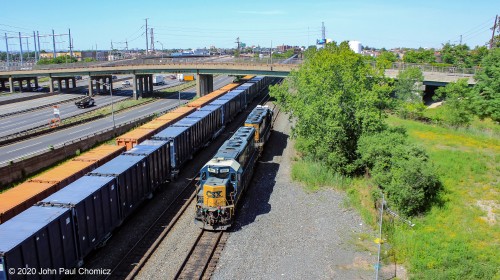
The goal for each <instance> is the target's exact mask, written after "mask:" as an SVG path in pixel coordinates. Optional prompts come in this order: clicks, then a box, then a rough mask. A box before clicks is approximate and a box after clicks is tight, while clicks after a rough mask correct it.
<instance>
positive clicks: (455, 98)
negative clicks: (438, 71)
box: [435, 79, 474, 127]
mask: <svg viewBox="0 0 500 280" xmlns="http://www.w3.org/2000/svg"><path fill="white" fill-rule="evenodd" d="M467 80H468V79H460V80H458V81H457V82H451V83H449V84H447V85H446V86H445V87H441V88H439V89H438V90H436V95H435V98H441V99H444V105H443V109H444V112H443V120H444V122H445V123H447V124H449V125H451V126H453V127H459V126H468V125H469V124H470V122H471V121H472V119H473V117H474V115H473V111H472V106H471V101H472V95H471V88H470V87H469V84H468V81H467Z"/></svg>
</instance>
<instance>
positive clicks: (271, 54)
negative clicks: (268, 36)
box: [269, 40, 273, 65]
mask: <svg viewBox="0 0 500 280" xmlns="http://www.w3.org/2000/svg"><path fill="white" fill-rule="evenodd" d="M269 55H270V56H271V65H272V64H273V40H271V51H270V54H269Z"/></svg>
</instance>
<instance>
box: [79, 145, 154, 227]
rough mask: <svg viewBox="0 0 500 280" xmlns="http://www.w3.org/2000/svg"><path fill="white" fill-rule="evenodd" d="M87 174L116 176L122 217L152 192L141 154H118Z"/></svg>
mask: <svg viewBox="0 0 500 280" xmlns="http://www.w3.org/2000/svg"><path fill="white" fill-rule="evenodd" d="M87 175H89V176H103V177H115V178H116V181H117V184H118V194H119V196H120V208H121V214H122V219H125V218H126V217H128V215H130V213H132V211H133V210H134V209H135V208H136V207H137V206H139V205H140V204H141V202H142V201H144V199H146V198H147V197H149V196H150V195H151V193H152V190H151V188H150V186H149V178H148V177H149V176H148V169H147V163H146V157H145V156H142V155H141V156H133V155H121V156H118V157H116V158H114V159H112V160H111V161H109V162H107V163H106V164H104V165H103V166H101V167H99V168H97V169H95V170H94V171H92V172H90V173H88V174H87Z"/></svg>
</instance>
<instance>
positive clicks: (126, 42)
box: [125, 40, 128, 51]
mask: <svg viewBox="0 0 500 280" xmlns="http://www.w3.org/2000/svg"><path fill="white" fill-rule="evenodd" d="M125 49H126V50H127V51H128V41H127V40H125Z"/></svg>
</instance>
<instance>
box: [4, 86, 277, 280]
mask: <svg viewBox="0 0 500 280" xmlns="http://www.w3.org/2000/svg"><path fill="white" fill-rule="evenodd" d="M267 82H268V81H267V78H266V77H255V78H252V79H250V80H249V81H248V82H247V83H245V84H243V85H241V86H238V87H236V88H235V89H234V92H233V91H229V93H227V94H224V95H220V96H219V97H217V98H216V99H215V100H212V101H207V103H206V104H205V106H202V105H200V106H199V109H198V110H196V109H195V111H194V112H191V113H189V114H188V115H186V116H185V117H183V118H181V119H179V120H177V121H176V122H174V123H173V124H171V125H170V126H169V127H167V128H164V129H163V130H161V131H159V132H158V133H156V134H153V135H152V136H151V137H150V138H151V140H145V141H143V142H141V143H139V144H137V142H134V143H133V145H131V146H129V147H130V148H129V149H128V151H126V152H124V153H122V154H121V155H119V156H117V157H115V158H114V159H111V160H110V161H108V162H107V163H105V164H103V165H101V166H100V167H97V168H95V169H93V170H91V171H90V172H89V173H87V174H86V175H85V176H83V177H81V178H79V179H77V180H76V181H74V182H72V183H71V184H69V185H67V186H66V187H64V188H62V189H61V190H59V191H57V192H55V193H54V194H52V195H50V196H49V197H47V198H45V199H41V201H39V202H38V203H37V204H36V205H35V206H32V207H30V208H28V209H27V210H25V211H24V212H22V213H20V214H18V215H17V216H15V217H13V218H12V219H10V220H8V221H6V222H5V223H3V224H1V225H0V237H1V238H0V280H6V279H9V280H10V279H26V278H30V279H39V278H48V279H59V278H62V277H63V276H64V274H61V273H59V271H60V269H70V268H74V267H78V266H81V265H82V263H83V260H84V258H85V257H86V256H87V255H88V254H89V253H90V252H91V251H93V250H94V249H95V248H97V247H99V246H102V245H103V244H105V243H106V241H107V240H108V238H109V237H110V236H111V234H112V232H113V230H115V229H116V228H117V227H119V226H120V225H121V224H122V223H123V221H124V220H125V219H126V218H127V217H129V216H130V215H131V214H132V212H133V211H134V210H135V209H136V208H137V207H138V206H139V205H140V204H141V203H142V202H144V201H145V200H146V199H148V198H150V197H151V196H152V195H153V194H154V192H155V191H156V190H157V189H158V188H159V187H160V186H161V185H162V184H164V183H165V182H167V181H169V180H171V179H172V178H175V177H176V176H177V174H178V172H179V170H180V168H181V167H182V166H183V165H184V164H185V163H186V162H187V161H188V160H189V159H191V158H193V156H194V154H195V153H196V152H197V151H198V150H199V149H201V148H202V147H203V146H204V145H206V144H207V143H209V142H210V141H211V140H212V139H213V138H214V137H216V135H218V134H219V133H220V131H221V129H223V127H224V126H225V125H226V124H227V123H228V122H229V121H230V120H231V119H233V118H234V117H235V115H236V114H238V113H239V112H240V111H242V110H243V109H244V108H245V107H246V105H247V104H248V103H249V102H251V101H252V100H253V98H255V96H256V95H257V93H258V92H260V90H261V89H262V88H263V87H264V86H266V85H267ZM196 108H198V107H196ZM250 129H253V128H250ZM252 137H253V136H252ZM124 146H126V145H125V144H124ZM27 268H29V270H27ZM56 270H57V272H56V273H50V274H49V275H41V274H39V273H37V272H40V271H49V272H53V271H56ZM25 272H26V273H30V272H34V274H33V273H32V274H31V275H26V273H25Z"/></svg>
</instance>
